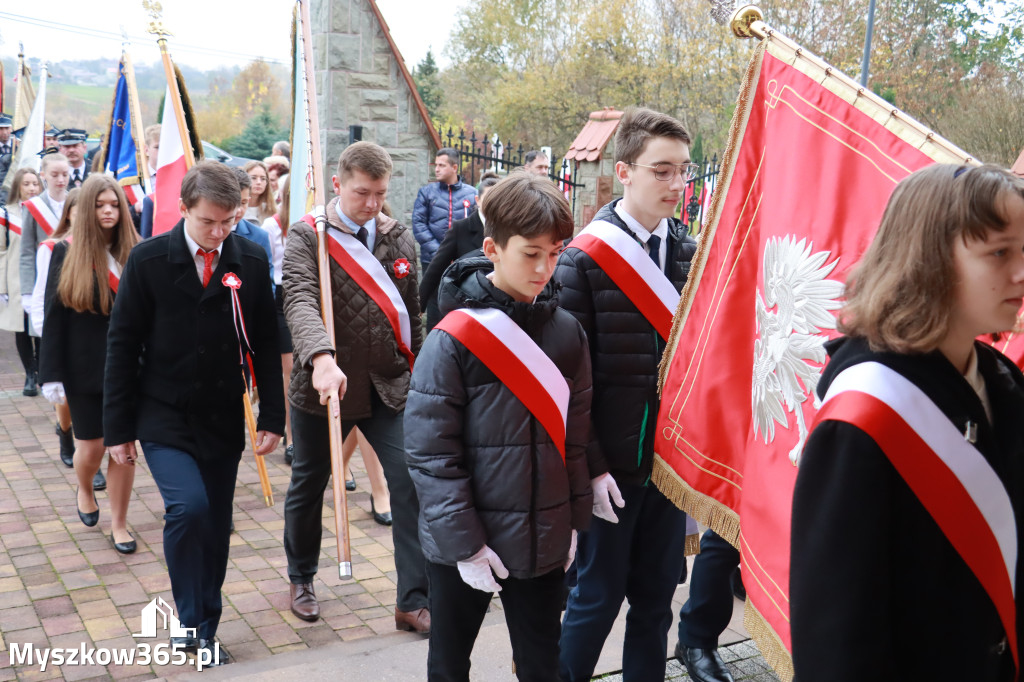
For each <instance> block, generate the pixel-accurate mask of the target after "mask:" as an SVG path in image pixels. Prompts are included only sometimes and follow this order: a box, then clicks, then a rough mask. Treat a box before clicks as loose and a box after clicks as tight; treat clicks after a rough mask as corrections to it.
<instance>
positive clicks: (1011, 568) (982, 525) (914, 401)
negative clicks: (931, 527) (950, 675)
mask: <svg viewBox="0 0 1024 682" xmlns="http://www.w3.org/2000/svg"><path fill="white" fill-rule="evenodd" d="M826 420H833V421H843V422H847V423H849V424H852V425H854V426H856V427H857V428H858V429H860V430H861V431H863V432H864V433H866V434H867V435H868V436H870V437H871V438H872V439H873V440H874V441H875V443H877V444H878V446H879V447H880V448H881V449H882V451H883V452H885V454H886V456H887V457H888V458H889V461H890V462H892V464H893V466H894V467H895V468H896V471H898V472H899V474H900V476H901V477H902V478H903V480H904V481H906V482H907V485H909V486H910V489H911V490H912V491H913V492H914V495H915V496H916V497H917V498H918V500H920V501H921V504H923V505H924V507H925V509H926V510H927V511H928V513H929V514H931V516H932V518H933V519H935V522H936V523H937V524H938V525H939V528H941V529H942V532H943V534H944V535H945V536H946V537H947V538H948V539H949V541H950V543H951V544H952V545H953V547H954V548H955V549H956V551H957V553H958V554H959V555H960V557H961V558H962V559H963V560H964V561H965V562H966V563H967V565H968V567H970V569H971V571H972V572H973V573H974V575H975V576H976V577H977V578H978V581H979V582H980V583H981V585H982V587H984V589H985V592H986V593H987V594H988V596H989V598H990V599H991V600H992V602H993V604H994V605H995V607H996V611H997V612H998V613H999V618H1000V620H1001V621H1002V624H1003V629H1004V630H1005V631H1006V638H1007V640H1008V642H1009V645H1010V651H1011V653H1012V654H1013V660H1014V664H1015V665H1017V667H1018V669H1019V668H1020V665H1019V658H1018V651H1017V621H1016V607H1015V590H1016V582H1015V578H1016V571H1017V524H1016V520H1015V517H1014V513H1013V505H1012V503H1011V501H1010V497H1009V495H1008V494H1007V492H1006V488H1005V486H1004V485H1003V482H1002V481H1001V480H1000V479H999V477H998V476H997V475H996V472H995V471H993V469H992V467H991V466H990V465H989V463H988V461H987V460H986V459H985V457H984V455H982V454H981V453H980V452H979V451H978V450H977V448H975V447H974V446H973V445H971V444H970V443H969V442H967V440H966V439H965V438H964V434H962V433H960V432H959V430H958V429H957V427H956V426H954V424H953V423H952V422H951V421H950V420H949V418H948V417H946V415H945V414H944V413H943V412H942V410H940V409H939V408H938V406H937V405H935V403H934V402H933V401H932V400H931V399H930V398H929V397H928V396H927V395H926V394H925V393H924V391H922V390H921V389H920V388H918V387H917V386H915V385H914V384H913V383H911V382H910V381H909V380H908V379H906V378H905V377H904V376H902V375H901V374H899V373H898V372H896V371H894V370H892V369H890V368H888V367H886V366H885V365H882V364H880V363H877V362H866V363H862V364H858V365H854V366H852V367H849V368H847V369H845V370H843V371H842V372H840V373H839V375H838V376H837V377H836V378H835V380H834V381H833V382H832V385H831V386H830V387H829V390H828V394H827V395H826V396H825V402H824V404H823V405H822V408H821V410H819V411H818V414H817V417H816V419H815V424H818V423H819V422H822V421H826ZM812 428H813V427H812Z"/></svg>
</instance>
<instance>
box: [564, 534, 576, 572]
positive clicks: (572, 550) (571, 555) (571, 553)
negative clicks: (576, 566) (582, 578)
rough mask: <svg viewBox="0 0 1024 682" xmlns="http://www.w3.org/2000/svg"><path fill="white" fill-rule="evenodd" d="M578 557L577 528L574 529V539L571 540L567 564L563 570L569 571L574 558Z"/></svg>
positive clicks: (566, 559)
mask: <svg viewBox="0 0 1024 682" xmlns="http://www.w3.org/2000/svg"><path fill="white" fill-rule="evenodd" d="M575 558H576V529H575V528H573V529H572V540H570V541H569V556H567V557H566V558H565V566H564V567H563V568H562V570H565V571H568V570H569V567H570V566H572V562H573V559H575Z"/></svg>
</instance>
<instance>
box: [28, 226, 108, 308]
mask: <svg viewBox="0 0 1024 682" xmlns="http://www.w3.org/2000/svg"><path fill="white" fill-rule="evenodd" d="M64 241H66V242H67V243H68V244H70V243H71V235H70V234H69V235H68V236H67V237H64ZM56 245H57V242H55V241H54V240H52V239H45V240H43V241H42V242H41V243H40V244H39V246H40V247H46V248H47V249H49V250H50V253H53V247H54V246H56ZM107 282H108V283H109V284H110V290H111V291H113V292H114V293H115V294H116V293H117V285H119V284H120V283H121V268H120V267H119V266H118V264H117V261H116V260H114V257H113V256H112V255H111V254H109V253H108V254H107Z"/></svg>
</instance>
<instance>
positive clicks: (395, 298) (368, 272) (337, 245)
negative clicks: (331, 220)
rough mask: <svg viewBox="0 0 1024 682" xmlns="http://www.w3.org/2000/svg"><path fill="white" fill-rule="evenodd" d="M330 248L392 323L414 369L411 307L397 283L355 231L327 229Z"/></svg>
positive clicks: (331, 252)
mask: <svg viewBox="0 0 1024 682" xmlns="http://www.w3.org/2000/svg"><path fill="white" fill-rule="evenodd" d="M327 238H328V239H327V252H328V253H329V254H330V255H331V258H332V259H333V260H334V262H335V263H337V264H338V265H339V266H340V267H341V269H342V270H344V271H345V272H346V273H348V276H349V277H351V278H352V279H353V280H355V282H356V284H358V285H359V287H360V288H361V289H362V290H363V291H365V292H366V293H367V295H368V296H369V297H370V298H371V299H373V302H374V303H376V304H377V306H378V307H379V308H380V309H381V311H383V312H384V316H385V317H387V318H388V322H389V323H391V329H392V330H394V332H395V340H396V341H397V342H398V350H400V351H401V352H402V355H404V356H405V357H406V359H407V360H408V361H409V369H410V370H411V369H412V365H413V354H412V328H411V327H410V325H409V311H408V310H407V309H406V307H405V301H403V300H402V295H401V294H400V293H398V287H396V286H395V283H394V282H393V281H392V280H391V277H390V275H388V273H387V271H386V270H385V269H384V266H383V265H381V264H380V261H379V260H377V259H376V258H375V257H374V255H373V254H372V253H370V250H369V249H367V248H366V247H365V246H363V243H362V242H361V241H359V240H358V239H356V237H355V235H352V234H349V233H348V232H343V231H341V230H338V229H335V228H328V229H327Z"/></svg>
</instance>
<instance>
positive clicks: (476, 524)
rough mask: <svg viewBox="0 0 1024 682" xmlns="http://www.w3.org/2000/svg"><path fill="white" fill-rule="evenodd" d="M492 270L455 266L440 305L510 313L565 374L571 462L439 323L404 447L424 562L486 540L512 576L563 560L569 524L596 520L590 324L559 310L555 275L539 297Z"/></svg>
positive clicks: (410, 407) (486, 264)
mask: <svg viewBox="0 0 1024 682" xmlns="http://www.w3.org/2000/svg"><path fill="white" fill-rule="evenodd" d="M492 267H493V266H492V265H491V262H490V261H489V260H487V259H486V258H469V259H463V260H459V261H456V262H455V263H454V264H452V266H451V267H450V268H448V270H447V271H446V272H445V275H444V277H443V279H442V283H441V290H440V292H439V298H440V306H441V312H442V313H443V314H447V313H448V312H450V311H452V310H454V309H456V308H496V309H498V310H501V311H502V312H504V313H505V314H507V315H508V316H509V317H510V318H512V320H513V321H515V323H516V324H517V325H519V327H520V328H521V329H522V330H523V331H524V332H526V333H527V334H528V335H529V336H530V338H532V339H533V340H534V341H535V342H536V343H537V345H539V346H540V348H541V349H542V350H543V351H544V352H545V353H546V354H547V356H548V357H549V358H551V360H552V361H553V362H554V363H555V365H556V366H557V367H558V368H559V370H561V372H562V376H564V377H565V380H566V381H567V382H568V384H569V388H570V391H571V394H570V399H569V409H568V419H567V424H566V444H565V450H566V453H565V463H564V464H563V462H562V456H561V454H559V452H558V450H557V449H556V447H555V445H554V443H553V442H552V440H551V438H550V437H549V436H548V434H547V432H546V431H545V430H544V428H543V427H542V426H541V425H540V423H539V422H538V421H537V419H536V418H534V417H533V415H532V414H531V413H530V412H529V410H528V409H527V408H526V406H525V405H524V404H523V403H522V402H521V401H520V400H519V399H518V398H517V397H516V396H515V394H514V393H512V391H511V390H510V389H509V388H508V387H507V386H505V385H504V384H502V383H501V382H500V381H499V380H498V378H497V377H496V376H495V375H494V373H493V372H491V370H490V369H488V368H487V366H486V365H485V364H484V362H483V361H482V360H480V359H479V358H477V357H476V356H475V355H473V354H472V353H470V352H469V350H467V349H466V347H465V346H463V345H462V344H461V343H460V342H459V341H457V340H456V339H455V338H454V337H452V336H451V335H450V334H448V333H447V332H445V331H443V330H440V329H435V330H434V331H432V332H431V333H430V334H429V335H428V336H427V340H426V342H425V343H424V344H423V350H422V352H421V353H420V356H419V358H418V360H417V362H416V368H415V370H414V371H413V375H412V386H411V388H410V391H409V400H408V403H407V405H406V411H405V448H406V454H407V457H408V461H409V471H410V474H411V475H412V480H413V483H414V484H415V485H416V492H417V495H418V496H419V500H420V519H419V532H420V544H421V546H422V547H423V554H424V555H425V556H426V557H427V559H428V560H429V561H432V562H434V563H440V564H447V565H454V564H455V563H456V562H458V561H462V560H464V559H467V558H469V557H471V556H472V555H473V554H475V553H476V552H477V551H479V550H480V548H481V547H483V545H484V544H487V545H488V546H489V547H490V548H491V549H493V550H494V551H495V552H496V553H497V554H498V556H499V557H501V560H502V562H503V563H504V564H505V567H506V568H508V570H509V573H510V574H511V575H512V576H513V577H516V578H532V577H535V576H538V575H543V574H545V573H548V572H549V571H552V570H554V569H556V568H559V567H560V566H562V565H563V564H564V562H565V559H566V556H567V554H568V552H569V542H570V538H571V531H572V529H574V528H575V529H578V530H585V529H586V528H587V527H588V526H589V523H590V518H591V508H592V502H593V501H592V495H591V490H590V475H589V473H588V470H587V463H586V455H585V448H586V443H587V437H588V432H589V423H590V419H589V410H590V391H591V387H590V359H589V357H588V353H587V343H586V337H585V336H584V335H583V330H582V329H581V328H580V325H579V324H578V323H577V322H576V320H574V319H573V318H572V316H571V315H569V314H568V313H566V312H565V311H563V310H560V309H559V308H558V297H557V295H556V287H555V286H554V285H553V284H552V283H549V284H548V286H547V287H546V288H545V289H544V291H543V292H542V293H541V295H540V296H538V297H537V300H536V302H534V303H521V302H517V301H515V300H513V299H512V298H511V297H510V296H509V295H508V294H506V293H504V292H503V291H501V290H499V289H497V288H496V287H495V286H494V285H493V284H491V282H490V281H489V280H488V279H487V274H488V273H489V272H490V271H491V270H492Z"/></svg>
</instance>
